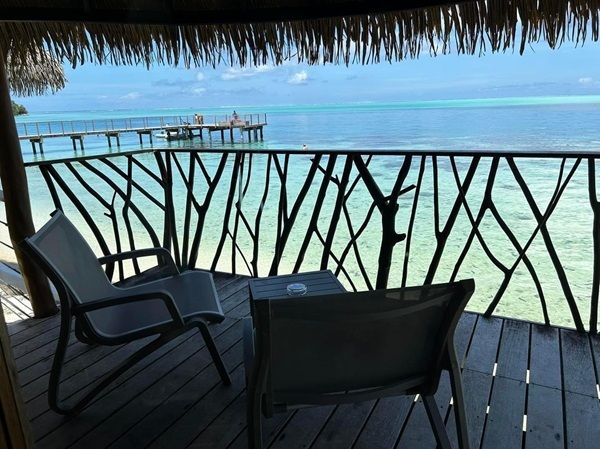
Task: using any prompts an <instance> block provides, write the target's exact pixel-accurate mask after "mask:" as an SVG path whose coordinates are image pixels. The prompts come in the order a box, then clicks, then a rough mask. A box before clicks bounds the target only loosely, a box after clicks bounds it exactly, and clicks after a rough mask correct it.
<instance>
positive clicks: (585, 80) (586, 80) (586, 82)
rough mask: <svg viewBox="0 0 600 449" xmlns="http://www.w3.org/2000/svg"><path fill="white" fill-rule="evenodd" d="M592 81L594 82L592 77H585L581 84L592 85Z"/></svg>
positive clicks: (581, 79) (580, 79)
mask: <svg viewBox="0 0 600 449" xmlns="http://www.w3.org/2000/svg"><path fill="white" fill-rule="evenodd" d="M592 81H594V80H593V79H592V77H591V76H585V77H583V78H579V84H592Z"/></svg>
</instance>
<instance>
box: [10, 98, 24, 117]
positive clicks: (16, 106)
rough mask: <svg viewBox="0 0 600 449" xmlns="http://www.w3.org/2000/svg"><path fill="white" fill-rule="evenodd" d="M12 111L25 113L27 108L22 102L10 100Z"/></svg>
mask: <svg viewBox="0 0 600 449" xmlns="http://www.w3.org/2000/svg"><path fill="white" fill-rule="evenodd" d="M12 111H13V114H14V115H23V114H27V109H26V108H25V106H23V105H22V104H18V103H15V102H14V101H13V102H12Z"/></svg>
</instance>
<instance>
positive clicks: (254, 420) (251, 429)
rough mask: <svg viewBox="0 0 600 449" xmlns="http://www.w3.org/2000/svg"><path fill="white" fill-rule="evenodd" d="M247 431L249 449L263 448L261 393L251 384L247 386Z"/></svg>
mask: <svg viewBox="0 0 600 449" xmlns="http://www.w3.org/2000/svg"><path fill="white" fill-rule="evenodd" d="M246 392H247V398H246V401H247V405H246V418H247V426H248V427H247V429H248V430H247V432H248V449H262V429H261V423H260V421H261V420H260V413H261V411H260V406H261V404H260V401H261V399H260V394H258V392H257V390H256V388H254V387H252V386H251V385H250V384H249V385H248V386H247V390H246Z"/></svg>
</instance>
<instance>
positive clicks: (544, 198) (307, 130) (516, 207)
mask: <svg viewBox="0 0 600 449" xmlns="http://www.w3.org/2000/svg"><path fill="white" fill-rule="evenodd" d="M233 109H234V108H233V107H227V108H203V107H202V105H201V104H199V105H198V107H197V108H194V109H181V110H175V109H168V110H164V109H163V110H160V109H159V110H118V111H78V112H65V113H31V114H30V115H28V116H24V117H18V118H17V122H18V124H19V128H20V129H21V130H23V127H24V123H28V124H29V127H31V126H32V125H31V123H33V122H36V121H60V120H63V121H69V120H79V121H81V120H88V121H89V120H92V119H97V120H110V119H119V118H123V117H143V116H177V115H193V114H194V113H201V114H203V115H204V116H205V117H207V118H208V121H210V118H211V117H212V116H215V115H216V116H225V115H226V114H231V112H232V111H233ZM235 110H236V111H237V112H238V113H239V114H251V113H254V114H256V113H261V114H263V113H266V114H267V120H268V126H267V127H266V128H265V134H264V137H265V139H264V141H263V142H253V143H248V142H244V141H242V140H241V137H240V136H238V135H237V134H236V139H237V141H236V143H235V144H234V145H233V148H235V149H241V148H243V149H252V148H256V149H299V148H301V147H302V145H303V144H306V145H308V147H309V148H310V149H344V150H356V151H360V150H362V149H377V150H430V151H432V152H436V151H450V150H452V151H518V152H524V153H531V157H528V158H525V159H519V160H518V161H517V163H518V167H519V169H520V171H521V173H522V175H523V177H524V178H525V180H526V181H527V184H528V186H529V187H530V189H531V192H532V195H533V196H534V197H535V199H536V201H537V202H538V203H539V207H540V209H541V210H542V211H543V210H544V209H545V207H546V205H547V204H548V201H549V200H550V198H551V196H552V194H553V192H554V189H555V187H556V183H557V178H558V176H559V173H560V159H545V160H540V159H536V158H535V153H536V152H577V151H600V129H599V127H598V124H599V123H600V96H585V97H530V98H502V99H477V100H446V101H423V102H397V103H356V104H331V105H282V106H256V107H242V106H236V107H235ZM76 126H83V125H76ZM215 136H216V134H215ZM121 144H122V145H121V148H120V150H117V149H116V148H115V147H114V146H113V149H112V151H113V152H117V151H121V152H124V151H127V150H134V149H139V148H140V146H139V143H138V140H137V135H136V134H129V135H123V136H122V137H121ZM154 146H155V147H160V148H168V147H171V148H173V147H175V148H177V147H192V148H197V149H209V148H223V147H225V148H230V147H232V145H231V144H230V143H229V142H226V144H225V145H222V144H221V143H220V140H219V139H214V140H213V142H209V141H208V139H205V140H204V141H203V142H201V141H200V140H199V139H194V140H186V141H175V142H170V143H167V142H164V141H160V140H159V139H155V140H154ZM85 147H86V150H85V155H86V156H87V155H93V154H101V153H106V152H108V151H109V149H108V148H107V144H106V138H105V137H104V136H97V137H96V136H89V137H86V140H85ZM22 148H23V154H24V158H25V160H26V161H32V160H35V159H36V157H35V156H34V155H33V154H32V151H31V146H30V144H29V142H27V141H23V142H22ZM44 148H45V154H44V156H43V157H44V158H46V159H51V158H52V159H55V158H62V157H72V156H73V150H72V147H71V142H70V140H69V139H68V138H57V139H47V140H46V141H45V142H44ZM144 148H150V146H149V144H147V143H146V144H145V145H144ZM79 154H81V153H79ZM37 157H38V158H39V157H41V156H37ZM148 158H149V159H148V162H151V159H150V156H148ZM261 158H262V159H261ZM265 158H266V156H257V158H256V160H255V165H254V167H255V168H254V170H255V172H254V173H255V175H256V180H255V181H253V182H252V183H251V185H250V188H249V189H248V194H247V198H246V199H245V203H244V204H245V207H247V208H248V209H249V210H252V209H253V208H256V207H257V205H258V202H259V199H260V196H261V194H262V184H261V183H264V180H263V179H264V169H265V166H266V163H265V160H263V159H265ZM309 159H310V158H309V156H294V157H293V159H292V160H293V161H294V162H293V163H294V166H293V167H294V170H292V173H293V174H292V176H291V178H290V182H289V190H290V192H294V191H296V192H297V190H298V189H299V188H300V185H301V183H302V182H303V180H304V179H305V175H306V171H307V169H308V167H309V164H308V163H309ZM115 160H116V159H115ZM182 161H183V162H185V160H182ZM217 161H218V155H215V156H214V158H212V159H211V157H210V156H208V158H207V167H208V168H209V171H210V170H214V169H215V167H216V165H217ZM401 162H402V158H401V157H386V156H376V157H375V158H373V162H372V164H371V166H370V168H371V172H372V173H373V175H374V176H375V178H376V179H377V181H378V182H379V184H380V187H381V188H382V190H383V191H384V192H385V191H389V189H391V186H392V185H393V182H394V180H395V179H396V176H397V174H398V169H399V167H400V165H401ZM470 163H471V159H470V158H466V157H462V158H458V159H457V167H458V170H459V172H460V176H461V178H464V175H465V173H466V171H467V169H468V166H469V164H470ZM184 166H185V165H184ZM572 166H573V160H572V159H570V160H569V161H567V164H566V166H565V168H566V172H565V173H564V175H565V176H566V173H567V171H568V170H569V169H570V168H571V167H572ZM261 167H262V171H261ZM489 168H490V159H488V158H486V159H484V160H482V162H481V163H480V166H479V168H478V170H477V172H476V176H475V177H474V180H473V186H472V188H471V190H470V191H469V194H468V197H467V199H468V201H469V204H470V207H471V209H472V213H473V214H474V215H476V214H477V212H478V211H479V205H480V204H481V199H482V196H483V191H484V190H485V186H486V180H487V174H488V172H489ZM587 168H588V166H587V162H585V161H583V162H582V163H581V164H580V166H579V167H578V168H577V170H576V171H575V172H574V175H573V179H572V180H571V182H570V184H569V186H568V188H567V189H566V190H565V192H564V194H563V197H562V198H561V200H560V203H559V205H558V207H557V208H556V210H555V212H554V214H553V216H552V218H551V219H550V220H549V221H548V228H549V232H550V234H551V236H552V239H553V243H554V245H555V246H556V249H557V253H558V254H559V256H560V257H561V262H562V265H563V266H564V269H565V272H566V274H567V276H568V279H569V283H570V285H571V289H572V292H573V295H574V296H575V298H576V300H577V302H578V305H579V307H580V310H581V314H582V318H583V321H584V323H586V322H587V320H588V316H589V304H590V295H591V286H592V276H591V273H592V267H593V259H592V226H593V225H592V219H593V216H592V212H591V208H590V206H589V204H590V203H589V202H590V199H589V193H588V177H587ZM342 169H343V167H342V165H341V164H338V165H336V168H335V173H336V174H338V176H341V172H342ZM418 171H419V160H418V159H415V161H414V162H413V165H412V166H411V171H410V173H409V176H408V178H407V180H406V184H407V185H408V184H410V183H416V179H417V176H418ZM424 173H425V174H424V177H423V184H422V189H421V195H420V200H419V207H418V209H417V214H416V219H415V225H414V226H415V233H414V237H413V241H412V242H411V244H412V248H411V253H410V264H409V266H410V272H409V274H408V279H409V282H410V283H419V282H420V281H422V279H423V276H424V273H425V272H426V271H427V267H428V264H429V262H430V260H431V257H432V254H433V251H434V248H435V233H434V230H433V224H432V223H433V220H432V211H433V195H432V184H433V177H432V173H433V169H432V166H431V160H430V159H428V161H427V163H426V166H425V172H424ZM28 174H29V182H30V192H31V197H32V205H33V210H34V215H35V220H36V223H37V224H38V225H39V224H41V223H43V222H44V220H45V219H46V217H47V214H48V213H49V211H51V209H52V204H51V202H50V200H49V196H48V192H47V189H46V188H45V183H44V182H43V180H42V178H41V176H40V175H39V172H38V171H37V170H36V169H29V171H28ZM438 179H439V186H440V207H441V220H442V225H443V223H444V220H445V217H446V216H447V214H448V212H449V209H450V207H451V205H452V203H453V201H454V199H455V198H456V184H455V179H454V175H453V171H452V169H451V165H450V163H449V160H448V159H447V158H444V159H440V162H439V165H438ZM319 182H320V181H319ZM319 182H315V183H313V184H314V185H313V188H311V191H310V192H309V196H308V197H309V199H310V198H311V195H315V193H316V189H318V184H319ZM221 184H223V185H224V186H226V185H227V184H228V181H227V175H225V177H224V179H223V180H222V181H221ZM150 186H151V182H150V181H148V187H149V188H151V187H150ZM174 188H175V192H176V197H177V198H179V200H180V201H181V203H180V205H181V207H183V199H184V198H185V187H184V186H183V185H178V184H176V185H175V186H174ZM493 192H494V193H493V195H494V201H495V204H496V206H497V208H498V210H499V211H500V213H501V214H502V217H503V219H504V220H505V221H506V223H507V224H508V225H509V226H510V227H511V229H512V230H514V232H515V236H516V238H517V239H518V240H519V242H520V244H521V245H524V244H525V243H526V242H527V240H528V238H529V236H530V235H531V233H532V232H533V231H534V230H535V227H536V226H535V225H536V222H535V220H534V217H533V215H532V213H531V210H530V209H529V208H528V206H527V203H526V202H525V199H524V196H523V194H522V192H521V189H519V187H518V185H517V184H516V182H515V179H514V176H513V175H512V174H511V172H510V169H509V167H508V165H507V164H506V163H505V161H501V163H500V166H499V170H498V178H497V181H496V183H495V186H494V191H493ZM226 194H227V192H226V190H225V188H224V189H221V190H218V191H217V193H216V194H215V198H214V200H213V201H214V202H215V204H219V202H222V203H224V202H225V198H226ZM412 195H413V193H410V194H407V195H406V196H403V197H402V198H401V200H400V211H399V213H398V218H397V229H398V230H399V231H400V232H406V228H407V226H408V220H409V212H410V209H411V206H412V204H413V198H414V197H413V196H412ZM272 196H273V198H272V199H270V200H269V201H272V203H270V202H268V203H267V207H266V208H265V210H266V212H265V219H266V220H272V221H273V222H274V223H275V222H276V216H275V214H276V204H277V203H276V198H275V197H276V195H275V194H273V195H272ZM352 198H353V199H352V201H351V202H350V204H351V206H352V207H351V209H352V216H353V217H354V219H355V220H356V223H360V219H361V218H364V217H365V215H366V213H367V211H368V207H369V206H370V204H371V200H370V196H369V194H368V192H367V191H366V189H364V188H357V190H356V192H355V193H353V197H352ZM269 206H271V207H269ZM332 207H333V203H332V199H331V198H328V200H327V201H326V204H324V205H323V208H324V209H323V213H322V215H323V216H327V213H326V212H327V211H331V210H332ZM148 211H150V207H149V208H148ZM98 213H99V212H98ZM148 214H149V215H151V212H148ZM310 214H311V206H310V201H308V202H307V206H306V207H303V208H302V209H301V210H300V213H299V222H300V223H304V222H307V221H308V219H309V217H310ZM100 215H101V214H100ZM213 215H214V216H212V217H209V218H208V224H207V226H208V228H209V229H219V228H217V226H219V219H221V220H222V217H220V216H219V215H218V213H217V212H215V213H214V214H213ZM211 220H212V221H211ZM371 222H372V223H370V224H369V226H368V227H367V228H366V230H365V232H364V234H363V236H362V237H361V239H362V240H361V245H362V246H361V253H362V256H363V259H364V261H365V265H366V266H367V267H368V269H369V270H371V274H372V273H373V267H375V266H376V265H377V257H378V251H379V241H380V235H381V227H380V220H379V219H378V215H377V214H376V215H374V218H373V219H372V220H371ZM326 224H327V221H323V226H326ZM105 226H109V222H106V223H105ZM179 226H181V223H179ZM211 226H212V227H211ZM355 226H358V224H355ZM301 227H302V226H300V228H301ZM82 228H83V226H82ZM471 228H472V226H471V223H470V220H469V218H468V214H466V213H464V210H462V211H461V214H460V216H459V219H458V220H457V223H456V226H455V228H454V229H453V231H452V233H451V237H450V239H449V241H448V244H447V247H446V249H445V251H444V255H443V257H442V260H441V262H440V268H439V270H438V273H437V274H436V280H439V281H445V280H447V279H448V278H449V276H450V274H451V272H452V269H453V267H454V262H455V261H456V259H457V258H458V256H459V254H460V252H461V250H462V248H463V246H464V243H465V241H466V238H467V236H468V235H469V232H470V230H471ZM340 229H341V228H340ZM84 232H86V233H87V234H88V235H89V232H88V231H85V230H84ZM481 235H482V237H483V238H484V239H485V241H486V243H487V244H488V245H489V247H490V250H491V251H492V252H493V254H494V257H496V258H497V259H498V260H499V261H500V262H501V263H503V264H504V265H506V266H510V265H511V264H512V263H513V262H514V260H515V258H516V257H517V256H516V252H515V250H514V247H513V246H512V245H511V243H510V241H509V240H508V239H507V237H506V235H504V234H503V233H502V232H501V230H500V229H499V227H498V224H497V222H496V221H495V220H494V219H493V217H491V216H490V214H486V216H485V218H484V220H483V221H482V224H481ZM218 237H219V232H218V231H216V232H212V233H207V234H206V238H205V240H204V241H203V245H204V246H203V248H205V249H204V251H203V253H206V254H210V253H211V250H214V248H215V246H216V243H217V240H218ZM343 237H344V235H343V232H340V243H339V245H340V246H339V247H337V248H336V247H335V245H334V249H335V250H336V251H338V254H339V252H340V251H341V250H342V249H343V247H344V244H345V242H346V241H347V239H346V240H344V238H343ZM300 240H301V239H291V241H290V244H289V250H290V254H294V250H297V248H298V246H299V244H300V243H301V241H300ZM242 241H243V239H242ZM271 243H272V242H269V236H267V237H265V238H264V244H265V246H267V247H268V246H269V245H270V244H271ZM242 244H243V243H242ZM336 244H337V243H336ZM403 245H405V242H402V243H401V244H399V245H398V246H397V248H396V253H395V255H394V260H393V266H392V276H391V278H390V279H391V280H390V284H392V286H394V285H395V284H398V279H399V275H400V273H401V272H402V254H403V249H404V246H403ZM248 248H250V247H248ZM226 251H227V250H226ZM311 254H312V258H311V257H309V256H310V255H311ZM528 255H529V256H530V258H531V261H532V263H533V264H534V267H535V269H536V272H537V274H538V276H539V278H540V280H541V281H542V287H543V290H544V295H545V298H546V301H547V303H548V310H549V313H550V318H551V320H552V322H553V323H555V324H562V325H567V326H572V324H573V321H572V319H571V316H570V312H569V310H568V307H567V305H566V301H565V298H564V296H565V294H564V290H563V289H562V287H561V286H560V283H559V281H558V278H557V276H556V270H555V267H554V266H553V265H552V262H551V260H550V259H549V257H548V256H547V250H546V246H545V243H544V241H543V239H542V238H541V237H540V236H539V235H538V236H537V237H536V239H535V240H534V241H533V243H532V244H531V247H530V249H529V250H528ZM224 259H226V260H229V258H228V256H226V257H225V258H224ZM292 259H293V257H292V256H290V259H289V260H287V259H286V258H285V257H284V260H283V261H282V271H285V270H286V269H291V266H292V265H293V260H292ZM309 259H312V260H315V261H316V264H317V265H318V261H319V259H320V252H319V249H318V248H317V247H314V248H313V247H312V246H311V248H310V250H309V255H307V260H309ZM352 260H353V259H352V258H351V257H350V258H349V262H348V270H349V272H350V274H351V275H352V276H353V278H356V279H360V278H361V275H360V271H359V270H358V267H357V265H356V264H355V263H353V262H352ZM269 261H270V260H269V257H267V256H265V257H264V258H263V259H262V260H260V261H259V265H260V267H261V270H262V271H263V272H264V271H268V266H269ZM354 262H355V261H354ZM209 263H210V261H202V260H200V261H199V265H200V266H205V265H208V264H209ZM219 268H222V269H227V268H228V267H227V266H226V265H222V266H220V267H219ZM303 268H305V267H304V266H303ZM310 268H318V267H316V266H314V264H312V265H311V263H310V262H309V263H308V265H307V266H306V269H310ZM261 274H262V273H261ZM265 274H266V273H265ZM467 276H474V277H475V278H476V281H477V294H476V296H475V297H474V298H473V301H472V302H471V304H470V308H471V309H473V310H484V309H485V307H486V305H487V304H488V303H489V302H490V300H491V299H492V298H493V296H494V294H495V292H496V291H497V290H498V287H499V285H500V284H501V282H502V279H503V275H502V273H501V272H500V271H499V270H497V268H496V267H494V266H493V264H492V263H491V262H490V258H489V255H486V254H485V251H484V250H483V249H482V246H481V245H480V244H479V242H478V241H477V238H476V239H475V241H474V243H473V247H472V250H471V251H469V253H468V254H467V256H466V257H465V261H464V263H463V265H462V267H461V269H460V272H459V276H458V277H467ZM372 280H374V275H372ZM357 284H358V286H359V287H364V283H361V282H360V281H359V282H357ZM497 311H498V313H500V314H503V315H510V316H514V317H519V318H524V319H531V320H536V321H540V320H541V308H540V301H539V296H538V293H537V290H536V288H535V286H534V284H533V281H532V278H531V275H530V273H529V271H528V270H527V269H526V268H525V267H524V266H523V263H521V264H520V265H519V267H518V268H517V269H516V270H515V272H514V275H513V276H512V279H511V281H510V283H509V286H508V288H507V290H506V293H505V295H504V297H503V299H502V301H501V302H500V304H499V307H498V310H497Z"/></svg>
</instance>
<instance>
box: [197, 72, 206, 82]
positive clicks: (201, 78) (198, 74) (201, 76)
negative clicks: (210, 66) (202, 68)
mask: <svg viewBox="0 0 600 449" xmlns="http://www.w3.org/2000/svg"><path fill="white" fill-rule="evenodd" d="M205 78H206V76H204V73H202V72H198V73H197V74H196V80H197V81H204V80H205Z"/></svg>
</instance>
